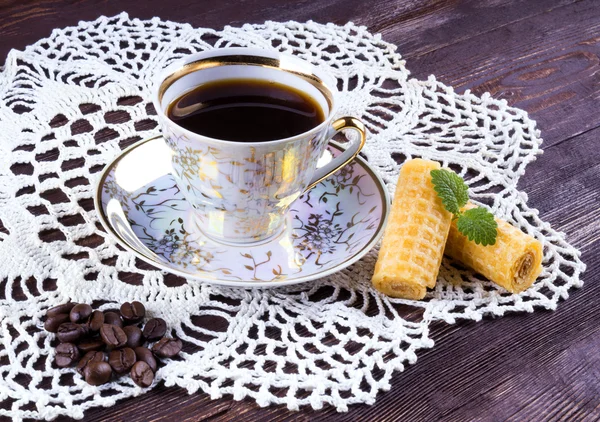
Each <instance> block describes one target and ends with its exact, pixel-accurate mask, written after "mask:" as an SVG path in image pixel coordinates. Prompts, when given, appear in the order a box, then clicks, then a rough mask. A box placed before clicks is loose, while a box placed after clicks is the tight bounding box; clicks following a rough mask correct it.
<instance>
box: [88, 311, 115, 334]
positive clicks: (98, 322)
mask: <svg viewBox="0 0 600 422" xmlns="http://www.w3.org/2000/svg"><path fill="white" fill-rule="evenodd" d="M115 315H116V314H115ZM102 324H104V312H102V311H98V310H95V311H94V312H92V315H91V316H90V320H89V321H88V327H89V328H90V331H94V332H98V331H100V328H102Z"/></svg>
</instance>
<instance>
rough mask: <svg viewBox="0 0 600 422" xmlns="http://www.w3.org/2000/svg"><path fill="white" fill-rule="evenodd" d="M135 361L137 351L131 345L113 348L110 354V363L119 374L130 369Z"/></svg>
mask: <svg viewBox="0 0 600 422" xmlns="http://www.w3.org/2000/svg"><path fill="white" fill-rule="evenodd" d="M135 361H136V357H135V352H134V351H133V349H131V348H129V347H124V348H122V349H118V350H113V351H112V352H110V354H109V355H108V363H110V366H111V367H112V369H113V370H114V371H115V372H116V373H118V374H122V373H123V372H127V371H129V370H130V369H131V367H132V366H133V364H134V363H135Z"/></svg>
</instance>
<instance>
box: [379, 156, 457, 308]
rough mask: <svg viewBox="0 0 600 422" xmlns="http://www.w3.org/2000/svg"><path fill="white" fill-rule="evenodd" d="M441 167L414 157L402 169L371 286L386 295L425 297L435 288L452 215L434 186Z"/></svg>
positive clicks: (413, 297) (407, 297)
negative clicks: (435, 173) (433, 173)
mask: <svg viewBox="0 0 600 422" xmlns="http://www.w3.org/2000/svg"><path fill="white" fill-rule="evenodd" d="M438 168H440V165H439V163H436V162H434V161H428V160H421V159H414V160H410V161H407V162H406V163H405V164H404V165H403V166H402V169H401V170H400V176H399V178H398V184H397V186H396V193H395V195H394V200H393V203H392V208H391V211H390V218H389V221H388V223H387V226H386V229H385V233H384V235H383V241H382V244H381V249H380V251H379V257H378V259H377V264H376V265H375V272H374V274H373V279H372V282H373V286H374V287H375V288H376V289H377V290H379V291H380V292H382V293H385V294H386V295H388V296H393V297H401V298H405V299H422V298H423V297H425V293H426V288H427V287H429V288H432V287H434V286H435V282H436V279H437V274H438V271H439V268H440V263H441V260H442V255H443V252H444V245H445V244H446V238H447V237H448V231H449V229H450V223H451V220H452V214H451V213H449V212H448V211H446V209H445V208H444V206H443V204H442V201H441V200H440V199H439V197H438V196H437V194H436V192H435V191H434V189H433V184H432V183H431V175H430V172H431V170H434V169H438Z"/></svg>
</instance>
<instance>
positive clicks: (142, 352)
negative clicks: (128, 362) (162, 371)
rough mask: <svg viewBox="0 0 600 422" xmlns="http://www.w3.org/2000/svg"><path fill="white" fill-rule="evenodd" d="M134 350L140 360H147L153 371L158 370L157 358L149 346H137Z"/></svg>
mask: <svg viewBox="0 0 600 422" xmlns="http://www.w3.org/2000/svg"><path fill="white" fill-rule="evenodd" d="M134 351H135V357H136V359H137V360H138V361H143V362H146V363H147V364H148V366H149V367H150V369H152V372H156V368H157V367H158V365H157V364H156V359H155V358H154V355H153V354H152V352H151V351H150V349H148V348H147V347H136V348H135V350H134Z"/></svg>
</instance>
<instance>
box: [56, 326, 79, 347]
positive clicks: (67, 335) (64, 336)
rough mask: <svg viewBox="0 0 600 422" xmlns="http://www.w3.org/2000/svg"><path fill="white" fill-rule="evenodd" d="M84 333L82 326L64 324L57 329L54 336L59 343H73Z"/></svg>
mask: <svg viewBox="0 0 600 422" xmlns="http://www.w3.org/2000/svg"><path fill="white" fill-rule="evenodd" d="M85 332H86V330H85V328H83V326H81V325H79V324H75V323H74V322H65V323H62V324H60V326H59V327H58V332H57V334H56V336H57V337H58V341H60V342H61V343H75V342H76V341H77V340H79V339H80V338H81V337H82V336H83V335H84V334H85Z"/></svg>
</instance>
